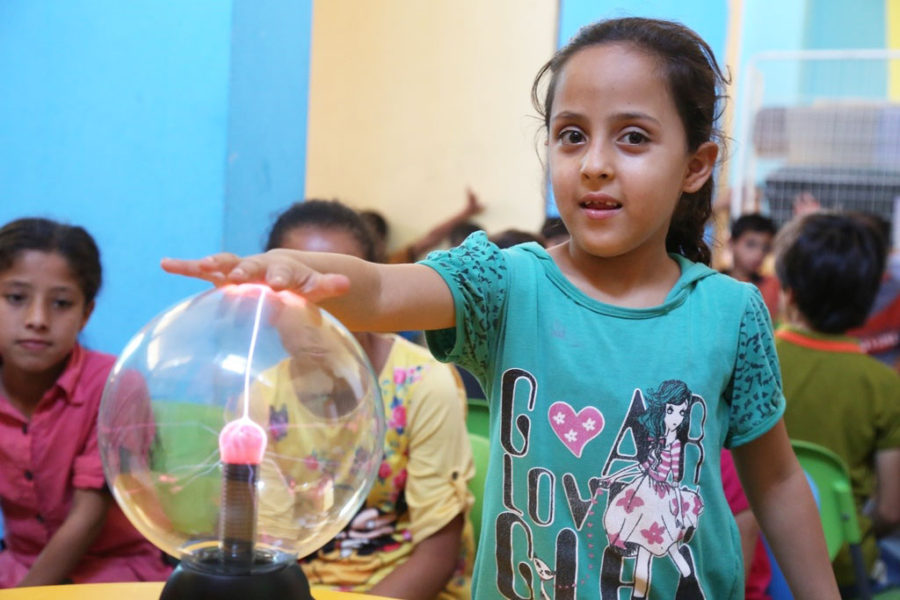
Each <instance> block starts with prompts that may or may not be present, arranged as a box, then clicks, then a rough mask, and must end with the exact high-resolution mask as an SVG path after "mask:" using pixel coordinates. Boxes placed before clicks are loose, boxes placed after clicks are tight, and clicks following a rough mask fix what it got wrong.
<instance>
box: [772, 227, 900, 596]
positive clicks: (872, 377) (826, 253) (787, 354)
mask: <svg viewBox="0 0 900 600" xmlns="http://www.w3.org/2000/svg"><path fill="white" fill-rule="evenodd" d="M886 245H887V244H886V242H885V240H884V238H883V236H882V235H881V233H880V232H879V231H877V230H876V229H875V228H874V227H873V226H872V224H871V221H870V220H866V219H863V218H861V217H858V216H853V215H841V214H836V213H828V212H819V213H812V214H808V215H806V216H804V217H801V218H799V219H795V220H793V221H791V222H790V223H788V224H787V225H785V226H784V228H783V229H782V231H781V232H780V233H779V234H778V236H777V238H776V240H775V270H776V273H777V274H778V278H779V279H780V281H781V285H782V288H783V294H784V301H785V302H784V304H785V315H784V316H785V325H784V326H782V327H781V328H780V329H779V330H778V331H777V332H776V340H775V347H776V350H777V351H778V356H779V359H780V361H781V372H782V377H783V380H784V395H785V398H786V400H787V408H786V410H785V413H784V422H785V425H786V426H787V430H788V435H789V436H790V437H791V438H792V439H799V440H806V441H809V442H813V443H816V444H819V445H822V446H825V447H826V448H829V449H830V450H832V451H833V452H835V453H836V454H837V455H838V456H840V457H841V458H842V459H843V460H844V462H845V463H846V465H847V467H848V468H849V471H850V483H851V487H852V490H853V496H854V500H855V502H856V508H857V512H858V513H859V522H860V528H861V529H862V534H863V540H862V550H863V555H864V557H865V560H866V563H867V568H869V569H870V571H869V572H870V573H871V572H872V571H871V568H872V567H873V565H874V564H875V562H876V558H877V554H878V549H877V544H876V538H878V537H881V536H884V535H889V534H891V533H892V532H895V531H896V530H897V528H898V526H900V376H898V375H897V373H895V372H894V371H892V370H891V369H890V368H889V367H888V366H886V365H884V364H882V363H881V362H879V361H877V360H875V359H874V358H872V357H870V356H867V355H866V354H864V353H863V351H862V348H861V347H860V345H859V342H858V340H856V339H855V338H852V337H849V336H847V335H845V334H846V332H847V331H848V330H849V329H852V328H853V327H858V326H859V325H860V324H862V323H863V321H864V320H865V319H866V316H867V314H868V312H869V310H870V308H871V306H872V302H873V301H874V299H875V294H876V293H877V291H878V286H879V283H880V281H881V277H882V273H883V272H884V265H885V256H886V250H887V248H886ZM867 501H871V506H872V509H871V510H868V511H866V514H863V510H862V508H863V506H864V505H865V504H866V502H867ZM834 569H835V575H836V576H837V580H838V583H839V584H840V585H842V586H852V583H853V581H854V577H853V568H852V563H851V561H850V557H849V553H848V552H847V551H846V548H845V549H844V550H843V551H842V552H841V553H840V554H838V556H837V557H836V558H835V561H834ZM878 583H882V584H883V583H884V582H883V581H882V582H878ZM891 583H894V582H891ZM842 591H845V590H842Z"/></svg>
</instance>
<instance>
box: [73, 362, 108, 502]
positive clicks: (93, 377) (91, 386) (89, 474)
mask: <svg viewBox="0 0 900 600" xmlns="http://www.w3.org/2000/svg"><path fill="white" fill-rule="evenodd" d="M111 368H112V363H110V364H109V366H108V368H107V367H106V366H105V365H104V367H103V368H98V369H96V370H93V369H92V371H91V373H90V375H89V376H88V377H85V375H87V374H86V373H85V374H82V378H83V379H87V381H84V383H83V384H82V385H84V407H85V408H86V409H88V410H89V411H90V414H89V415H85V417H86V418H85V423H86V424H87V425H88V428H89V429H88V431H87V435H86V436H85V438H84V439H85V442H84V446H83V447H82V448H81V451H80V452H79V453H78V454H77V455H76V456H75V460H74V461H73V463H72V486H73V487H75V488H78V489H87V490H99V489H103V488H104V487H105V486H106V479H105V478H104V476H103V462H102V461H101V460H100V448H99V445H98V443H97V416H98V412H99V409H100V397H101V396H102V394H103V386H104V384H105V383H106V378H107V375H108V374H109V371H110V370H111Z"/></svg>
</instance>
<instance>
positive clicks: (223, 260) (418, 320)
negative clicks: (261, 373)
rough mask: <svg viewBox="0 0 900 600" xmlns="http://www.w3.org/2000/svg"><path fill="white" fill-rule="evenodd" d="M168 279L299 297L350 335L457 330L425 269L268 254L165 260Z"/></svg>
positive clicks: (440, 287)
mask: <svg viewBox="0 0 900 600" xmlns="http://www.w3.org/2000/svg"><path fill="white" fill-rule="evenodd" d="M162 267H163V269H165V270H166V271H168V272H170V273H176V274H180V275H188V276H191V277H198V278H200V279H205V280H207V281H210V282H212V283H214V284H216V285H224V284H228V283H249V282H255V283H266V284H268V285H269V286H270V287H272V288H273V289H276V290H281V289H288V290H291V291H294V292H297V293H299V294H301V295H303V296H305V297H306V298H307V299H309V300H311V301H312V302H317V303H320V304H321V306H322V307H323V308H324V309H326V310H327V311H329V312H330V313H331V314H333V315H334V316H335V317H337V318H338V319H339V320H340V321H341V322H342V323H344V325H346V326H347V327H348V328H349V329H351V330H356V331H359V330H366V331H400V330H408V329H423V330H424V329H443V328H446V327H452V326H453V325H454V324H455V316H454V312H453V297H452V296H451V294H450V289H449V288H448V287H447V284H446V283H444V280H443V279H442V278H441V276H440V275H438V274H437V272H435V271H434V270H433V269H431V268H429V267H426V266H424V265H415V264H404V265H380V264H375V263H369V262H366V261H364V260H360V259H358V258H355V257H353V256H347V255H343V254H331V253H319V252H300V251H297V250H283V249H278V250H270V251H269V252H266V253H265V254H257V255H254V256H248V257H246V258H241V257H238V256H235V255H234V254H216V255H214V256H208V257H206V258H203V259H200V260H175V259H164V260H163V261H162Z"/></svg>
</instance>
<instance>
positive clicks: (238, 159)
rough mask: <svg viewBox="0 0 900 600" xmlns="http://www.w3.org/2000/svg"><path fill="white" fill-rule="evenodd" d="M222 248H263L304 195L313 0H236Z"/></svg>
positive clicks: (246, 251)
mask: <svg viewBox="0 0 900 600" xmlns="http://www.w3.org/2000/svg"><path fill="white" fill-rule="evenodd" d="M232 22H233V29H232V37H231V41H232V43H231V85H230V93H229V101H228V154H227V157H226V160H227V178H226V188H225V230H224V236H225V237H224V241H223V248H224V249H226V250H228V251H230V252H235V253H237V254H249V253H255V252H259V251H260V250H262V248H263V246H264V237H265V233H266V231H267V230H268V228H269V227H270V226H271V224H272V222H273V220H274V216H275V214H276V213H278V212H279V211H281V210H282V209H284V207H285V206H287V205H288V204H290V203H291V202H294V201H296V200H300V199H302V198H303V191H304V187H305V186H304V182H305V175H306V132H307V112H308V106H309V51H310V35H311V27H312V0H303V1H294V2H282V1H281V0H234V17H233V20H232Z"/></svg>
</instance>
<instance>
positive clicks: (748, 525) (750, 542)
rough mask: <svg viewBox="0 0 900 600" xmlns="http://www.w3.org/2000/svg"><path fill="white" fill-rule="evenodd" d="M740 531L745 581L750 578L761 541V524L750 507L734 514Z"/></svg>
mask: <svg viewBox="0 0 900 600" xmlns="http://www.w3.org/2000/svg"><path fill="white" fill-rule="evenodd" d="M734 520H735V522H736V523H737V528H738V532H739V533H740V534H741V552H742V553H743V555H744V581H746V580H748V579H749V578H750V569H751V568H752V567H753V557H754V556H755V555H756V542H757V541H759V524H758V523H757V522H756V517H754V516H753V511H752V510H750V509H749V508H748V509H747V510H742V511H741V512H739V513H738V514H736V515H734Z"/></svg>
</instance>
